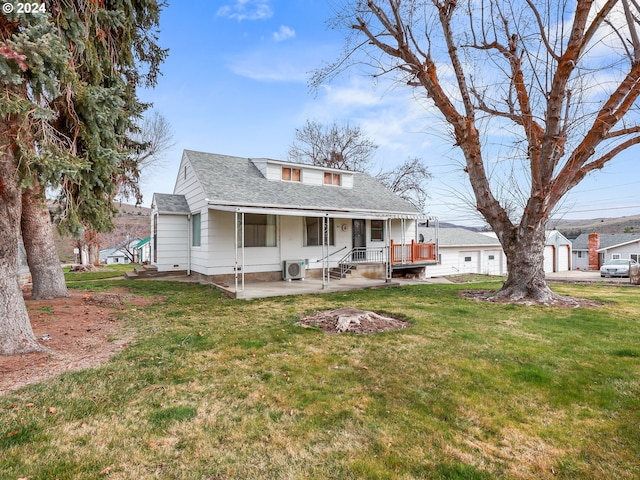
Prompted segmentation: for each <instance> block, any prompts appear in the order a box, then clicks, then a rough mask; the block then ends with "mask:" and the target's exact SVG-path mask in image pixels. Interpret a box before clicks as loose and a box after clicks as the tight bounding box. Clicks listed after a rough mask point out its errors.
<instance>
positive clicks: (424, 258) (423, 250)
mask: <svg viewBox="0 0 640 480" xmlns="http://www.w3.org/2000/svg"><path fill="white" fill-rule="evenodd" d="M403 253H404V255H403ZM403 257H404V258H403ZM430 261H432V262H435V261H436V244H435V243H416V242H415V241H413V240H412V241H411V243H407V244H402V243H393V240H392V241H391V263H392V264H396V263H421V262H430Z"/></svg>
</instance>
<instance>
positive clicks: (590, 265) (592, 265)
mask: <svg viewBox="0 0 640 480" xmlns="http://www.w3.org/2000/svg"><path fill="white" fill-rule="evenodd" d="M616 259H622V260H627V259H631V260H635V261H636V262H640V235H639V234H637V233H583V234H581V235H580V236H578V237H576V239H575V240H573V262H572V265H573V268H574V269H575V270H598V269H599V268H600V266H601V265H604V263H605V262H607V261H608V260H616Z"/></svg>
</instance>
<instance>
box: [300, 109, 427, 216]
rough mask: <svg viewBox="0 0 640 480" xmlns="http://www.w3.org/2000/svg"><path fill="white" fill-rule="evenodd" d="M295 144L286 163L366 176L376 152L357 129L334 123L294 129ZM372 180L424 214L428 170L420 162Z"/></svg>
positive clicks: (409, 161) (313, 123) (409, 162)
mask: <svg viewBox="0 0 640 480" xmlns="http://www.w3.org/2000/svg"><path fill="white" fill-rule="evenodd" d="M295 137H296V138H295V141H294V142H293V144H292V145H291V147H290V148H289V159H290V160H292V161H294V162H298V163H309V164H311V165H316V166H322V167H330V168H338V169H341V170H351V171H354V172H362V173H368V171H369V170H371V168H370V163H371V159H372V157H373V155H374V153H375V151H376V149H377V148H378V146H377V145H376V144H375V142H374V141H373V140H371V139H370V138H368V137H367V136H365V135H364V133H362V131H361V130H360V127H358V126H351V125H343V126H339V125H338V124H337V123H333V124H332V125H331V126H326V125H323V124H321V123H320V122H316V121H311V120H307V123H306V124H305V126H304V127H302V128H300V129H298V128H297V129H296V136H295ZM374 177H375V178H376V179H377V180H378V181H379V182H380V183H382V184H383V185H384V186H385V187H387V188H388V189H389V190H391V191H392V192H394V193H396V194H397V195H398V196H400V197H402V198H404V199H405V200H407V201H408V202H411V203H412V204H413V205H415V206H416V208H418V209H420V210H423V209H424V207H425V203H426V199H427V198H428V194H427V180H429V178H431V174H430V173H429V170H428V169H427V167H426V166H425V165H424V163H423V161H422V160H421V159H419V158H413V159H412V158H409V159H407V160H406V161H405V162H404V163H402V164H401V165H399V166H397V167H395V168H393V169H391V170H387V171H381V172H380V173H378V174H377V175H374Z"/></svg>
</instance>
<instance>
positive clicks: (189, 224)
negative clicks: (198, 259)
mask: <svg viewBox="0 0 640 480" xmlns="http://www.w3.org/2000/svg"><path fill="white" fill-rule="evenodd" d="M187 230H188V232H187V276H191V246H192V244H193V217H192V215H191V214H190V213H189V214H188V215H187Z"/></svg>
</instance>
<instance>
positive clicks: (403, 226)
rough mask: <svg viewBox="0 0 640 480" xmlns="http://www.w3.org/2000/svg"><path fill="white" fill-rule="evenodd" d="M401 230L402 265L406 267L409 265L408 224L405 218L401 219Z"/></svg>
mask: <svg viewBox="0 0 640 480" xmlns="http://www.w3.org/2000/svg"><path fill="white" fill-rule="evenodd" d="M400 229H401V231H400V241H401V242H402V264H403V265H405V264H406V263H407V236H406V235H405V230H406V229H407V223H406V221H405V219H404V217H402V218H401V219H400Z"/></svg>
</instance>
